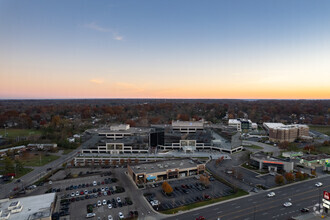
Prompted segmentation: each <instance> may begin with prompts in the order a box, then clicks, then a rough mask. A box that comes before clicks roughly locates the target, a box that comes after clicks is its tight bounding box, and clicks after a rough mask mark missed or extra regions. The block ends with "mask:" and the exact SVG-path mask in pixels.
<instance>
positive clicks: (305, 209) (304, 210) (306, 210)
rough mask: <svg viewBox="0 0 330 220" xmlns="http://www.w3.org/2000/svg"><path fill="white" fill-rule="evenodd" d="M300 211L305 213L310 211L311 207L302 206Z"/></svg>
mask: <svg viewBox="0 0 330 220" xmlns="http://www.w3.org/2000/svg"><path fill="white" fill-rule="evenodd" d="M300 211H301V212H304V213H305V212H309V209H308V208H302V209H300Z"/></svg>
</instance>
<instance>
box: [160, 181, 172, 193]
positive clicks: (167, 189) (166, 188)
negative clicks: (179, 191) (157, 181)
mask: <svg viewBox="0 0 330 220" xmlns="http://www.w3.org/2000/svg"><path fill="white" fill-rule="evenodd" d="M162 189H163V190H164V192H165V193H166V194H171V193H172V192H173V188H172V187H171V185H170V184H169V183H168V182H167V181H164V182H163V184H162Z"/></svg>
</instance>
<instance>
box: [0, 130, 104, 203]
mask: <svg viewBox="0 0 330 220" xmlns="http://www.w3.org/2000/svg"><path fill="white" fill-rule="evenodd" d="M98 140H99V137H98V135H93V136H92V137H91V138H90V139H88V140H87V141H85V142H84V143H82V144H81V145H80V147H79V148H77V149H75V150H74V151H72V152H70V153H69V154H66V155H63V156H61V157H60V158H59V159H57V160H55V161H53V162H51V163H48V164H46V165H45V166H42V167H36V168H34V170H33V171H31V172H30V173H28V174H26V175H24V176H22V177H21V178H20V180H21V182H20V183H16V181H13V182H10V183H7V184H4V185H2V186H1V190H0V199H2V198H7V197H9V196H10V195H11V194H12V193H13V189H14V188H15V187H19V188H20V187H22V186H24V187H25V186H28V185H30V184H32V183H34V182H36V181H37V180H38V179H40V178H41V177H43V176H44V175H46V174H47V173H48V172H50V171H47V169H48V168H52V169H55V168H57V167H59V166H61V165H62V164H63V163H65V162H67V161H68V160H70V159H72V158H73V157H74V156H75V155H77V153H78V152H79V151H80V150H81V148H84V147H87V146H92V145H94V144H96V143H97V142H98Z"/></svg>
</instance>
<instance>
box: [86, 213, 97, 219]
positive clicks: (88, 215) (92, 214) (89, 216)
mask: <svg viewBox="0 0 330 220" xmlns="http://www.w3.org/2000/svg"><path fill="white" fill-rule="evenodd" d="M94 216H95V213H87V215H86V218H93V217H94Z"/></svg>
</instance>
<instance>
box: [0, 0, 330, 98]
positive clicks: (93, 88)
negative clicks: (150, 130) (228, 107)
mask: <svg viewBox="0 0 330 220" xmlns="http://www.w3.org/2000/svg"><path fill="white" fill-rule="evenodd" d="M329 11H330V1H328V0H318V1H314V0H290V1H288V0H267V1H265V0H214V1H213V0H199V1H196V0H139V1H128V0H127V1H126V0H118V1H111V0H106V1H103V0H98V1H92V0H88V1H87V0H86V1H83V0H72V1H67V0H56V1H55V0H53V1H51V0H48V1H45V0H30V1H18V0H0V99H39V98H42V99H53V98H54V99H55V98H60V99H63V98H196V99H199V98H207V99H329V98H330V13H329Z"/></svg>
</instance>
